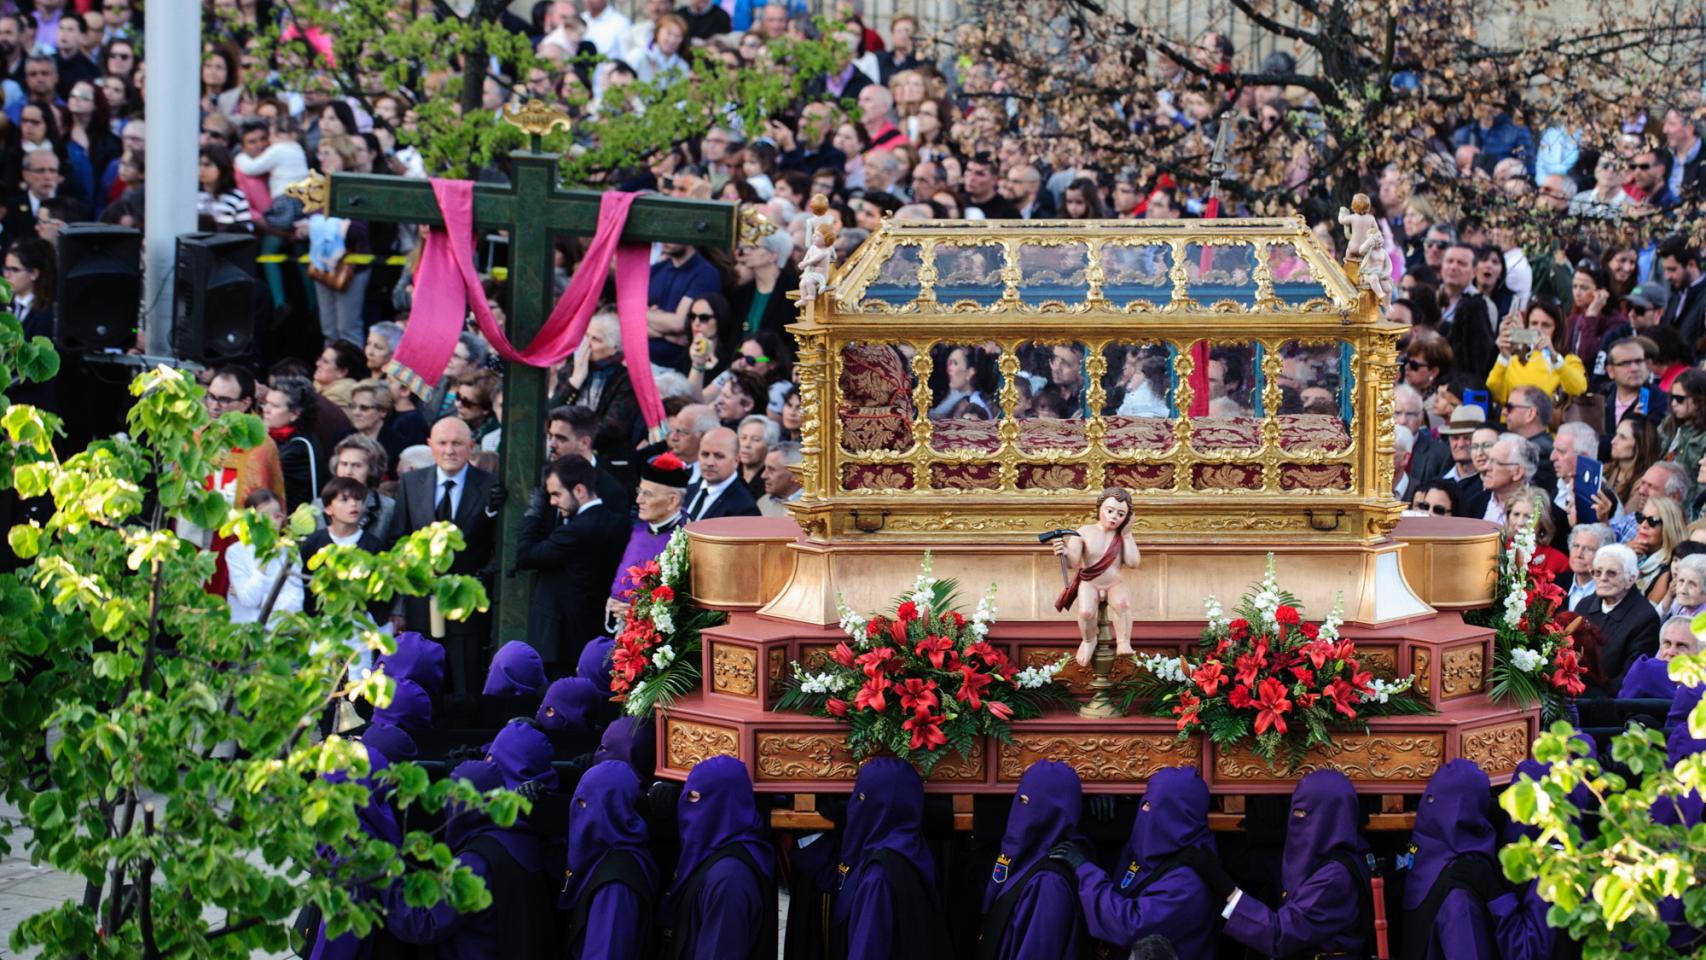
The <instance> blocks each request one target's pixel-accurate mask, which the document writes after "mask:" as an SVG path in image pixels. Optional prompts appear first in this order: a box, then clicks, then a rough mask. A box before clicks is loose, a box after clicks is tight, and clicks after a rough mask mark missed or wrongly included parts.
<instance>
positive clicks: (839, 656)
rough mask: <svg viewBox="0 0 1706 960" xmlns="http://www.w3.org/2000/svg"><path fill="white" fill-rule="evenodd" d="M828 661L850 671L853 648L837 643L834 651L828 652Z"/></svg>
mask: <svg viewBox="0 0 1706 960" xmlns="http://www.w3.org/2000/svg"><path fill="white" fill-rule="evenodd" d="M829 659H831V660H833V661H835V662H836V663H837V664H839V665H840V666H843V667H846V668H847V669H849V670H851V669H853V660H854V658H853V648H852V647H849V646H848V645H847V644H845V643H838V644H836V645H835V649H834V650H831V651H830V652H829Z"/></svg>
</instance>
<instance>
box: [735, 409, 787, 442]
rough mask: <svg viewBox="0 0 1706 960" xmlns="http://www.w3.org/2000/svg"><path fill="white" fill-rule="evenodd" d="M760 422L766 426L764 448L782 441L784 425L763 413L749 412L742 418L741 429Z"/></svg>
mask: <svg viewBox="0 0 1706 960" xmlns="http://www.w3.org/2000/svg"><path fill="white" fill-rule="evenodd" d="M752 423H756V424H760V425H762V426H763V427H764V448H765V449H766V450H768V449H770V448H771V447H774V446H776V444H778V443H781V442H782V425H781V424H780V423H777V422H776V421H774V420H772V419H770V418H769V417H767V416H765V415H764V414H762V413H749V414H747V415H746V416H744V417H742V418H741V420H740V429H742V430H745V429H746V428H747V425H748V424H752Z"/></svg>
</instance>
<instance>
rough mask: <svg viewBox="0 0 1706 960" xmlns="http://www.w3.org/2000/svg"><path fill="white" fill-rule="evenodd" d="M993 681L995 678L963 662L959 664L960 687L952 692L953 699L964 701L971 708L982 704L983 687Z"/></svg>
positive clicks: (974, 708)
mask: <svg viewBox="0 0 1706 960" xmlns="http://www.w3.org/2000/svg"><path fill="white" fill-rule="evenodd" d="M994 682H995V678H994V677H991V676H990V675H989V674H987V673H979V672H977V671H976V670H973V669H972V668H971V667H968V666H966V665H964V664H961V665H960V689H959V691H958V692H957V693H955V694H954V699H956V700H959V701H961V702H962V703H966V704H968V705H970V706H971V708H972V709H973V710H976V709H978V708H979V707H981V706H983V689H984V688H985V687H987V686H989V685H990V684H991V683H994Z"/></svg>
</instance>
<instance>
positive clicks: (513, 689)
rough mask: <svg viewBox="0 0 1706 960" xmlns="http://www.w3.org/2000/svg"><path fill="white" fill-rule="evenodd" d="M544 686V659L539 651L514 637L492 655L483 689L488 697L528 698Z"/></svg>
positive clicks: (483, 692) (482, 691)
mask: <svg viewBox="0 0 1706 960" xmlns="http://www.w3.org/2000/svg"><path fill="white" fill-rule="evenodd" d="M544 687H545V662H544V661H543V660H541V659H539V651H537V650H535V649H533V647H532V646H531V645H530V644H528V643H526V642H524V641H521V640H511V641H510V642H508V643H506V644H504V645H503V646H501V647H499V648H498V652H497V653H494V654H492V665H491V668H490V669H489V670H487V671H486V686H485V688H484V689H482V690H481V691H480V693H482V694H484V695H485V696H488V697H525V696H528V695H530V694H534V693H538V692H539V691H540V690H542V689H544Z"/></svg>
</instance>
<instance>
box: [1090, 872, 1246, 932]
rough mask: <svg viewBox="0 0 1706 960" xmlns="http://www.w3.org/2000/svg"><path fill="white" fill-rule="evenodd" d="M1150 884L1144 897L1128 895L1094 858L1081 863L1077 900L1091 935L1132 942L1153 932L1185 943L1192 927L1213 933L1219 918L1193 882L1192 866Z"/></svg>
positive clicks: (1198, 884)
mask: <svg viewBox="0 0 1706 960" xmlns="http://www.w3.org/2000/svg"><path fill="white" fill-rule="evenodd" d="M1175 873H1177V874H1178V876H1173V875H1168V876H1165V877H1162V878H1161V879H1160V880H1158V881H1156V882H1155V883H1153V884H1151V885H1150V886H1149V888H1148V889H1146V890H1144V891H1143V893H1142V894H1141V895H1140V896H1136V897H1125V896H1121V895H1120V892H1119V891H1118V890H1116V889H1114V885H1113V883H1112V882H1110V881H1109V880H1108V876H1107V874H1105V873H1103V872H1102V870H1101V868H1100V867H1098V866H1096V865H1095V864H1092V863H1085V864H1081V865H1079V867H1078V900H1079V902H1080V903H1081V904H1083V906H1084V920H1085V923H1086V924H1087V925H1088V926H1089V928H1090V935H1091V936H1093V937H1095V938H1096V939H1098V940H1106V941H1107V942H1109V943H1113V944H1118V945H1120V946H1130V945H1132V944H1133V943H1136V942H1137V941H1139V940H1141V939H1143V938H1144V937H1147V936H1149V935H1150V934H1152V933H1158V934H1161V935H1162V936H1164V937H1167V938H1168V939H1169V940H1173V941H1174V942H1176V943H1178V944H1180V945H1184V944H1187V943H1190V942H1191V940H1190V934H1189V933H1188V931H1194V930H1200V931H1203V932H1205V933H1206V932H1209V931H1211V930H1212V929H1213V923H1214V918H1213V917H1212V916H1211V915H1210V914H1209V910H1208V907H1209V904H1208V903H1207V902H1206V901H1205V900H1204V898H1203V890H1202V886H1201V884H1200V883H1196V882H1193V881H1191V880H1190V879H1189V878H1190V877H1193V876H1194V874H1191V873H1190V872H1189V870H1179V871H1175Z"/></svg>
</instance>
